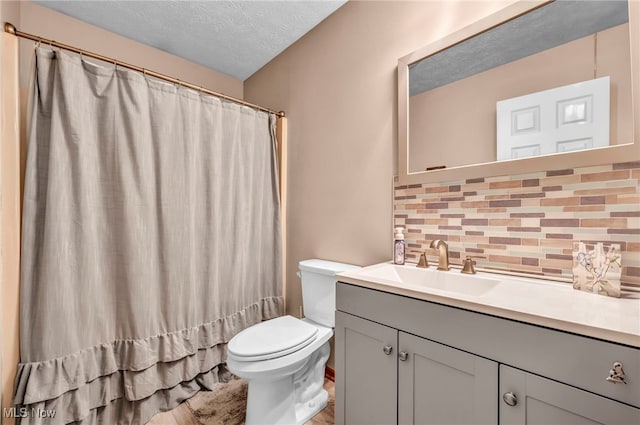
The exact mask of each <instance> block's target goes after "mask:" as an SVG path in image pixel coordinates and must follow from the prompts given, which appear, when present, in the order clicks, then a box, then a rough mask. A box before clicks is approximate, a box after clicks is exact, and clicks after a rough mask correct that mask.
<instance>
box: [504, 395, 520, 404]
mask: <svg viewBox="0 0 640 425" xmlns="http://www.w3.org/2000/svg"><path fill="white" fill-rule="evenodd" d="M502 400H504V402H505V403H507V404H508V405H509V406H515V405H516V404H518V397H516V395H515V394H514V393H512V392H508V393H504V394H502Z"/></svg>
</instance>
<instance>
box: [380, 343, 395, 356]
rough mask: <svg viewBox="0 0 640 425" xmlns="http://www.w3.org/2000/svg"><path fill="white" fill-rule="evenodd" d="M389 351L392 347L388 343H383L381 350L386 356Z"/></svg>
mask: <svg viewBox="0 0 640 425" xmlns="http://www.w3.org/2000/svg"><path fill="white" fill-rule="evenodd" d="M391 351H393V347H392V346H390V345H385V346H384V347H382V352H383V353H385V354H386V355H387V356H388V355H389V354H391Z"/></svg>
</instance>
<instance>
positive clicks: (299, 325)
mask: <svg viewBox="0 0 640 425" xmlns="http://www.w3.org/2000/svg"><path fill="white" fill-rule="evenodd" d="M358 268H360V267H358V266H353V265H350V264H343V263H336V262H333V261H325V260H317V259H314V260H304V261H301V262H300V263H299V264H298V270H299V271H298V276H299V277H300V279H301V281H302V303H303V306H304V313H305V317H304V318H303V319H297V318H295V317H293V316H282V317H278V318H275V319H271V320H267V321H264V322H261V323H258V324H256V325H254V326H251V327H249V328H247V329H244V330H243V331H241V332H240V333H238V334H237V335H236V336H234V337H233V338H231V341H229V344H228V345H227V367H228V368H229V370H230V371H231V372H232V373H233V374H235V375H237V376H239V377H240V378H244V379H246V380H247V382H248V383H249V390H248V395H247V416H246V419H245V423H246V425H256V424H262V425H266V424H269V425H272V424H303V423H304V422H306V421H307V420H309V419H310V418H311V417H312V416H314V415H315V414H316V413H318V412H319V411H320V410H322V409H323V408H324V407H325V406H326V405H327V400H328V394H327V391H326V390H325V389H324V388H323V384H324V369H325V365H326V363H327V360H328V359H329V351H330V350H329V339H330V338H331V336H333V328H334V326H335V309H336V308H335V307H336V274H337V273H341V272H345V271H349V270H354V269H358Z"/></svg>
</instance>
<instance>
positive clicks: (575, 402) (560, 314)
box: [335, 263, 640, 424]
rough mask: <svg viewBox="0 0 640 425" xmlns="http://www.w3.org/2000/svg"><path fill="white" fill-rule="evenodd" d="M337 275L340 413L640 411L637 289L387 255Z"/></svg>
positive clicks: (609, 420) (411, 417) (375, 417)
mask: <svg viewBox="0 0 640 425" xmlns="http://www.w3.org/2000/svg"><path fill="white" fill-rule="evenodd" d="M338 279H339V281H340V282H339V283H338V287H337V304H336V309H337V312H336V332H335V334H336V343H335V346H336V424H395V423H401V424H407V423H411V424H445V423H450V424H471V423H473V424H497V423H505V424H507V423H509V424H511V423H537V424H538V423H546V424H574V423H575V424H586V423H603V424H638V423H640V300H637V299H611V298H607V297H603V296H596V295H593V294H588V293H582V292H580V291H575V290H573V289H572V288H571V287H570V285H567V284H561V283H555V282H550V281H538V280H536V279H527V278H517V277H512V276H500V275H494V274H489V273H478V274H477V275H472V276H466V275H460V273H459V270H450V271H447V272H442V271H435V270H433V269H416V267H415V266H414V265H406V266H396V265H392V264H388V263H384V264H379V265H375V266H370V267H365V268H363V269H360V270H359V271H355V272H348V273H344V274H341V275H339V277H338ZM614 363H620V364H621V365H622V366H621V368H620V367H616V370H618V371H620V370H621V369H623V371H624V373H625V374H626V375H625V376H624V377H618V376H617V375H616V374H615V373H614V372H615V371H614V370H613V369H614ZM610 372H611V373H610ZM620 373H622V372H620ZM615 381H624V382H615Z"/></svg>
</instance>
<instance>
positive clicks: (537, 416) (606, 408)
mask: <svg viewBox="0 0 640 425" xmlns="http://www.w3.org/2000/svg"><path fill="white" fill-rule="evenodd" d="M612 385H617V384H612ZM618 385H619V384H618ZM500 394H501V398H502V400H500V423H501V424H548V425H557V424H563V425H587V424H620V425H630V424H640V409H637V408H635V407H631V406H629V405H626V404H622V403H619V402H617V401H613V400H610V399H608V398H605V397H601V396H598V395H595V394H592V393H589V392H586V391H583V390H580V389H578V388H575V387H571V386H569V385H566V384H562V383H560V382H556V381H552V380H550V379H546V378H542V377H540V376H538V375H534V374H531V373H527V372H524V371H522V370H519V369H514V368H512V367H509V366H505V365H500Z"/></svg>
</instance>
